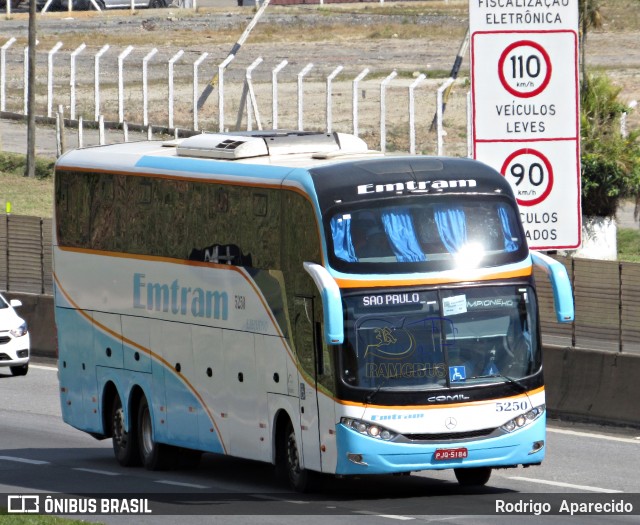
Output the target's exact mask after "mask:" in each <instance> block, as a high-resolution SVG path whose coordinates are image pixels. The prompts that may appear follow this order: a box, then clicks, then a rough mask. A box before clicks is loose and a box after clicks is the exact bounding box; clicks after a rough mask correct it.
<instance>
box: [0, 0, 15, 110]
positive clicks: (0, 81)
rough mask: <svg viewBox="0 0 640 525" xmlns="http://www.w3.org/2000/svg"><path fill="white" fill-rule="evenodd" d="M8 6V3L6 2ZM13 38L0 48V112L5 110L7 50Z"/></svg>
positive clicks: (13, 40) (12, 42)
mask: <svg viewBox="0 0 640 525" xmlns="http://www.w3.org/2000/svg"><path fill="white" fill-rule="evenodd" d="M7 4H9V2H7ZM15 41H16V39H15V37H13V36H12V37H11V38H10V39H9V40H7V41H6V42H5V43H4V45H3V46H2V47H1V48H0V75H2V76H1V77H0V111H5V109H6V90H7V49H9V48H10V47H11V46H12V45H13V44H14V42H15Z"/></svg>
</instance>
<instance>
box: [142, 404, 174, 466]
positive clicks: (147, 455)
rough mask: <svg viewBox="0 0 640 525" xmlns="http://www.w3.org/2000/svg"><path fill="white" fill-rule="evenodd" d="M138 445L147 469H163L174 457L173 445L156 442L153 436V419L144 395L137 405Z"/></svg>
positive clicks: (170, 463) (169, 464) (171, 462)
mask: <svg viewBox="0 0 640 525" xmlns="http://www.w3.org/2000/svg"><path fill="white" fill-rule="evenodd" d="M138 445H139V453H140V459H141V460H142V464H143V465H144V467H145V468H146V469H148V470H165V469H167V468H169V467H171V466H172V464H173V461H174V459H175V454H174V450H173V447H171V446H169V445H165V444H163V443H156V441H155V440H154V438H153V421H152V419H151V410H149V403H148V402H147V398H146V397H144V396H143V397H142V398H141V399H140V404H139V405H138Z"/></svg>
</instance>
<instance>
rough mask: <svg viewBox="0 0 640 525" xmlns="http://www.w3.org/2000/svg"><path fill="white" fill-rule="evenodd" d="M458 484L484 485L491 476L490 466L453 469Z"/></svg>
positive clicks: (466, 485)
mask: <svg viewBox="0 0 640 525" xmlns="http://www.w3.org/2000/svg"><path fill="white" fill-rule="evenodd" d="M453 472H454V473H455V475H456V479H457V480H458V483H460V485H462V486H465V487H471V486H482V485H486V484H487V482H488V481H489V478H490V477H491V468H490V467H476V468H456V469H453Z"/></svg>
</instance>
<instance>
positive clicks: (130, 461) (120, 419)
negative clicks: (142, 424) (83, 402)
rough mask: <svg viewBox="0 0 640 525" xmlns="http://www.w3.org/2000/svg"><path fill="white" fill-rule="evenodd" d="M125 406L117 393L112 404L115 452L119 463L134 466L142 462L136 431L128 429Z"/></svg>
mask: <svg viewBox="0 0 640 525" xmlns="http://www.w3.org/2000/svg"><path fill="white" fill-rule="evenodd" d="M126 428H127V425H126V421H125V415H124V408H123V407H122V401H121V400H120V396H119V395H118V394H117V393H116V395H115V397H114V398H113V404H112V405H111V439H112V441H113V453H114V454H115V456H116V459H117V460H118V463H120V465H122V466H123V467H133V466H136V465H139V464H140V456H139V455H138V446H137V443H136V433H135V432H131V430H132V429H131V428H130V429H129V430H127V429H126Z"/></svg>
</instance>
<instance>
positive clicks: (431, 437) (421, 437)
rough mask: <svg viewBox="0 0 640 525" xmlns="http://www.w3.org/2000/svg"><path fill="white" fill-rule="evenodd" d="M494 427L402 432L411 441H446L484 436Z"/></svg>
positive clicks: (493, 429) (492, 430)
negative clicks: (439, 432) (438, 431)
mask: <svg viewBox="0 0 640 525" xmlns="http://www.w3.org/2000/svg"><path fill="white" fill-rule="evenodd" d="M495 430H496V429H495V428H483V429H482V430H470V431H469V432H446V433H442V434H404V437H406V438H407V439H410V440H411V441H448V440H451V439H456V440H458V439H472V438H479V437H485V436H488V435H490V434H491V433H492V432H494V431H495Z"/></svg>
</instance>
